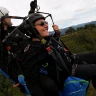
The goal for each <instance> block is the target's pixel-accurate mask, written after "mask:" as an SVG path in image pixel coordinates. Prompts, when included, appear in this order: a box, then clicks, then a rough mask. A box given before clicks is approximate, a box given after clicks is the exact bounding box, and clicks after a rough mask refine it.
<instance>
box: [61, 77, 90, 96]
mask: <svg viewBox="0 0 96 96" xmlns="http://www.w3.org/2000/svg"><path fill="white" fill-rule="evenodd" d="M88 85H89V81H87V80H84V79H82V78H78V77H75V76H69V77H68V78H67V79H66V80H65V82H64V89H63V91H62V96H86V90H87V87H88Z"/></svg>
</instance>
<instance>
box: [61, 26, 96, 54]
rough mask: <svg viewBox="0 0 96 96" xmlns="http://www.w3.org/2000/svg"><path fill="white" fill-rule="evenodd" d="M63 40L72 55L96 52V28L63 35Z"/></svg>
mask: <svg viewBox="0 0 96 96" xmlns="http://www.w3.org/2000/svg"><path fill="white" fill-rule="evenodd" d="M61 40H62V41H63V42H64V43H65V45H66V46H67V47H68V48H69V50H70V51H71V52H72V53H82V52H89V51H96V28H91V29H82V30H77V31H75V32H73V33H70V34H66V35H62V36H61Z"/></svg>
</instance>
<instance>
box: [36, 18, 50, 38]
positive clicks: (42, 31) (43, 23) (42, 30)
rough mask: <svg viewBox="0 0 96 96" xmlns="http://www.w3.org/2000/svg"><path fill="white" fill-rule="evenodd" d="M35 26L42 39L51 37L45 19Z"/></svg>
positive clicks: (38, 21)
mask: <svg viewBox="0 0 96 96" xmlns="http://www.w3.org/2000/svg"><path fill="white" fill-rule="evenodd" d="M34 25H35V28H36V29H37V30H38V32H39V34H40V35H41V36H42V37H47V36H49V32H48V23H47V22H46V21H45V20H44V19H39V20H37V21H36V22H35V24H34Z"/></svg>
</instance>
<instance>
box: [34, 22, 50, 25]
mask: <svg viewBox="0 0 96 96" xmlns="http://www.w3.org/2000/svg"><path fill="white" fill-rule="evenodd" d="M45 24H48V22H47V21H45V22H40V23H38V24H36V25H40V26H44V25H45ZM36 25H35V26H36Z"/></svg>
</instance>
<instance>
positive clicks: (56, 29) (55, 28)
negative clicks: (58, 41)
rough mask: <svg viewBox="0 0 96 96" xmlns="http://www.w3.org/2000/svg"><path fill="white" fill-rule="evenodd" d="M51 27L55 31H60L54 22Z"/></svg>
mask: <svg viewBox="0 0 96 96" xmlns="http://www.w3.org/2000/svg"><path fill="white" fill-rule="evenodd" d="M52 27H53V30H54V31H55V32H60V29H59V27H58V25H55V24H54V25H53V26H52Z"/></svg>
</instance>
